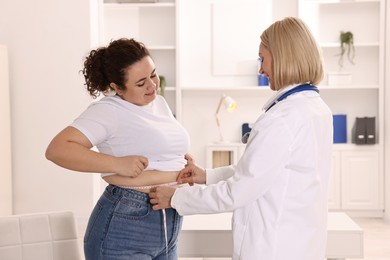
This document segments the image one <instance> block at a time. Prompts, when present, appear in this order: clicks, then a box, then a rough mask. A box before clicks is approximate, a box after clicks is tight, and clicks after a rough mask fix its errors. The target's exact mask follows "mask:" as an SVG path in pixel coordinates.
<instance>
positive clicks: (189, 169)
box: [176, 164, 206, 186]
mask: <svg viewBox="0 0 390 260" xmlns="http://www.w3.org/2000/svg"><path fill="white" fill-rule="evenodd" d="M176 181H177V183H179V184H182V183H188V184H190V185H191V186H192V185H194V183H198V184H205V183H206V170H205V169H203V168H201V167H199V166H197V165H196V164H189V165H187V166H186V167H185V168H184V169H183V170H181V171H180V172H179V175H178V176H177V179H176Z"/></svg>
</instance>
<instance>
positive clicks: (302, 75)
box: [260, 17, 324, 89]
mask: <svg viewBox="0 0 390 260" xmlns="http://www.w3.org/2000/svg"><path fill="white" fill-rule="evenodd" d="M260 38H261V43H262V44H263V45H264V47H266V48H267V49H268V50H269V51H270V53H271V55H272V61H273V62H272V74H273V75H272V76H273V81H274V86H275V89H281V88H283V87H285V86H288V85H291V84H303V83H307V82H309V83H311V84H313V85H317V84H319V83H320V82H321V80H322V79H323V77H324V69H323V58H322V53H321V50H320V48H319V46H318V44H317V42H316V40H315V39H314V37H313V35H312V33H311V32H310V29H309V28H308V26H307V25H306V24H305V23H304V22H303V21H302V20H301V19H299V18H295V17H287V18H284V19H283V20H280V21H277V22H275V23H273V24H272V25H271V26H270V27H268V28H267V29H266V30H265V31H264V32H263V33H262V35H261V36H260Z"/></svg>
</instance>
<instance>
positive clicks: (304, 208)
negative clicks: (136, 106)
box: [149, 17, 333, 260]
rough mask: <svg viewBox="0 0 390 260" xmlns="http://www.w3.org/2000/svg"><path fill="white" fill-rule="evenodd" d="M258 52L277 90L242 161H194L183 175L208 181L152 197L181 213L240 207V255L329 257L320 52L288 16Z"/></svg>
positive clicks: (236, 226)
mask: <svg viewBox="0 0 390 260" xmlns="http://www.w3.org/2000/svg"><path fill="white" fill-rule="evenodd" d="M259 57H260V60H261V61H262V66H261V69H260V73H263V74H265V75H266V76H267V77H268V78H269V82H270V88H271V89H272V90H274V91H276V93H275V96H274V97H273V98H271V99H270V100H269V102H268V103H267V104H266V105H265V106H264V110H265V112H264V113H263V114H261V115H260V116H259V118H258V119H257V121H256V122H255V123H254V125H253V128H252V130H251V133H250V136H249V139H248V143H247V146H246V150H245V152H244V154H243V155H242V157H241V159H240V161H239V162H238V164H237V166H228V167H221V168H216V169H206V170H205V169H203V168H201V167H199V166H196V165H191V166H188V167H186V168H185V169H184V170H182V171H181V173H180V175H179V178H178V181H179V182H188V183H190V184H192V183H199V184H206V185H195V186H192V187H186V188H180V189H174V188H169V187H158V188H156V189H154V190H153V192H152V193H150V194H149V196H150V198H151V203H152V204H154V206H153V208H154V209H155V210H157V209H161V208H167V207H173V208H175V209H176V210H177V212H178V213H179V214H180V215H192V214H212V213H220V212H228V211H233V212H234V214H233V223H232V227H233V245H234V246H233V259H235V260H237V259H241V260H287V259H288V260H323V259H324V258H325V248H326V234H327V227H326V225H327V190H328V179H329V174H330V172H331V151H332V140H333V127H332V113H331V111H330V110H329V108H328V106H327V105H326V104H325V103H324V101H323V100H322V99H321V97H320V95H319V93H318V89H317V88H316V87H315V85H317V84H318V83H319V82H320V81H321V80H322V78H323V73H324V72H323V62H322V56H321V52H320V50H319V48H318V45H317V43H316V41H315V40H314V38H313V36H312V34H311V32H310V31H309V29H308V27H307V26H306V25H305V24H304V23H303V22H302V21H301V20H300V19H298V18H293V17H288V18H285V19H283V20H281V21H277V22H275V23H274V24H272V25H271V26H270V27H269V28H268V29H267V30H265V31H264V32H263V34H262V35H261V44H260V48H259Z"/></svg>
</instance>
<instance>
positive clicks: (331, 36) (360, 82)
mask: <svg viewBox="0 0 390 260" xmlns="http://www.w3.org/2000/svg"><path fill="white" fill-rule="evenodd" d="M244 2H245V4H244ZM244 2H243V0H241V1H239V0H234V1H229V3H227V2H225V1H222V0H203V1H199V0H186V1H181V0H164V1H161V0H160V1H159V2H158V3H152V4H119V3H116V2H115V0H104V3H103V15H102V17H103V19H102V20H103V21H104V22H103V25H104V26H103V27H104V37H103V38H104V42H105V43H107V42H109V40H111V39H113V38H119V37H134V38H136V39H138V40H140V41H142V42H144V43H145V44H146V46H147V47H148V48H149V49H150V50H151V52H152V56H153V58H154V59H155V62H156V65H157V68H158V72H159V74H161V75H164V76H165V77H166V79H167V87H166V91H165V93H166V94H165V98H166V99H167V101H168V103H169V105H170V106H171V108H172V110H173V112H174V113H175V115H176V117H177V119H178V120H179V121H180V122H181V123H182V124H183V125H184V127H185V128H186V129H187V130H188V131H189V134H190V137H191V141H192V144H191V150H192V151H191V153H192V154H194V155H195V158H197V162H198V163H200V164H203V165H206V164H207V165H210V164H211V163H212V162H211V161H210V160H211V159H210V154H212V151H213V150H217V151H221V149H222V148H223V149H225V148H226V147H225V144H222V145H221V144H215V143H214V141H216V140H217V139H218V138H217V137H218V132H217V127H216V125H215V118H214V111H215V109H216V106H217V103H218V100H219V98H220V96H221V95H222V94H226V95H229V96H232V97H233V98H234V99H235V100H236V101H237V103H238V108H237V110H236V111H234V112H233V113H232V114H230V115H227V114H223V113H222V115H221V121H222V131H226V133H225V134H224V136H225V138H226V139H227V140H229V141H231V142H232V143H233V144H232V145H233V146H235V147H233V148H232V147H230V148H229V149H228V150H229V151H233V153H232V154H233V155H234V156H233V157H232V158H233V161H234V162H236V161H237V160H238V159H239V157H240V154H241V153H242V146H241V145H240V144H237V142H239V139H240V134H241V124H242V123H253V122H254V120H255V119H257V117H258V116H259V115H260V113H261V107H262V106H263V104H264V103H265V102H266V101H267V100H268V99H269V97H270V96H271V95H272V94H273V92H272V91H271V90H269V88H268V87H258V86H257V80H256V73H257V52H258V44H259V35H260V34H261V32H262V31H263V30H264V29H265V28H266V27H268V26H269V25H270V24H271V23H272V13H273V10H272V4H270V1H267V0H256V1H251V0H244ZM296 2H297V4H298V9H297V10H298V14H297V15H298V16H299V17H301V18H302V19H303V20H305V21H306V22H307V24H308V25H309V26H310V27H311V30H312V31H313V33H314V35H315V36H316V38H317V40H318V41H319V43H320V46H321V48H322V51H323V55H324V61H325V70H326V72H337V71H339V67H338V58H339V57H338V56H337V55H338V54H339V43H338V37H339V33H340V31H351V32H353V33H354V45H355V51H356V53H355V65H352V64H349V63H348V61H347V60H345V61H344V67H343V70H342V71H343V72H350V73H351V75H352V82H351V84H345V85H337V86H335V85H330V84H328V81H327V80H326V79H325V80H324V81H323V83H322V84H321V85H320V86H319V88H320V90H321V96H322V97H323V99H324V100H325V101H326V102H327V104H328V105H329V106H330V108H331V109H332V111H333V113H334V114H346V115H347V136H348V138H347V143H346V144H335V145H334V156H333V158H334V165H333V169H334V174H333V175H332V178H333V179H332V180H331V185H330V194H331V197H330V201H329V206H330V208H332V209H334V210H347V211H351V212H352V213H356V212H359V213H361V214H363V215H364V214H366V215H370V216H372V215H375V216H378V215H383V208H384V199H383V198H384V188H383V180H384V116H385V115H384V24H385V10H384V9H385V0H296ZM256 10H262V12H261V15H259V13H258V11H256ZM252 12H253V13H252ZM275 12H276V11H275ZM256 19H258V20H256ZM235 21H240V24H243V25H245V30H243V28H242V26H241V27H240V26H235V25H236V24H237V23H236V22H235ZM226 26H228V27H229V30H225V29H224V28H225V27H226ZM226 31H227V33H228V34H226ZM233 38H234V39H233ZM221 39H224V40H223V42H224V43H225V44H221V43H220V42H221ZM229 39H231V40H229ZM237 39H238V40H237ZM235 44H238V46H235ZM243 44H245V48H243V47H242V45H243ZM221 48H222V49H221ZM221 50H222V51H221ZM248 50H249V51H248ZM252 53H253V58H252ZM225 54H226V55H225ZM231 64H237V69H236V70H235V69H234V67H232V66H231ZM241 64H244V65H243V67H240V66H241ZM225 65H226V66H225ZM364 116H369V117H375V118H376V137H377V138H376V139H377V143H376V144H375V145H370V146H368V145H355V144H352V143H351V131H352V127H353V124H354V120H355V118H356V117H364ZM222 146H223V147H222ZM235 154H236V155H237V156H236V155H235ZM367 158H369V159H367ZM367 169H370V170H369V171H367ZM351 171H357V172H356V173H355V172H351ZM354 178H356V181H352V180H354ZM355 183H356V185H355ZM362 183H363V184H367V185H368V186H367V187H366V188H367V189H366V190H364V189H363V187H362V186H361V185H362ZM348 185H349V186H348ZM364 187H365V186H364ZM359 189H360V190H363V192H359ZM374 191H375V192H374Z"/></svg>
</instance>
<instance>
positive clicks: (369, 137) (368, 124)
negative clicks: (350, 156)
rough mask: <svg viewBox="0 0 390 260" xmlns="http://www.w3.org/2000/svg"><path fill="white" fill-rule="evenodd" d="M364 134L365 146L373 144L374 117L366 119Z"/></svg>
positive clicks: (374, 135) (374, 141) (374, 140)
mask: <svg viewBox="0 0 390 260" xmlns="http://www.w3.org/2000/svg"><path fill="white" fill-rule="evenodd" d="M366 134H367V138H366V144H375V143H376V138H375V137H376V134H375V117H366Z"/></svg>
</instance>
